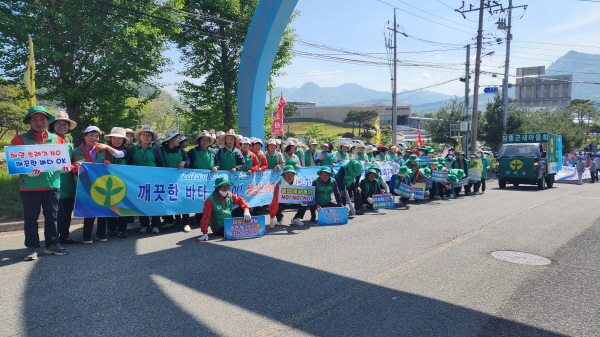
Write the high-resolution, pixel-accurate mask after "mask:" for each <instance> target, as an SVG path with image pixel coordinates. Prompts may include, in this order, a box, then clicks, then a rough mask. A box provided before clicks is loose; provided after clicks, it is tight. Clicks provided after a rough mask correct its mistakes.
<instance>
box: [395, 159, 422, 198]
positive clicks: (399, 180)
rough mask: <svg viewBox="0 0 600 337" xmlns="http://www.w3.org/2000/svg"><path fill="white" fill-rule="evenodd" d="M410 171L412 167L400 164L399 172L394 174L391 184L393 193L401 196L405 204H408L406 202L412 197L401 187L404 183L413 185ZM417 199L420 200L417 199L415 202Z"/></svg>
mask: <svg viewBox="0 0 600 337" xmlns="http://www.w3.org/2000/svg"><path fill="white" fill-rule="evenodd" d="M410 173H411V169H409V168H408V166H400V168H399V169H398V172H396V174H394V175H393V176H392V180H390V186H391V188H392V191H393V192H394V193H393V194H394V195H397V196H400V202H402V204H403V205H404V206H406V203H407V202H408V200H409V199H410V198H409V197H408V196H406V195H405V194H404V193H402V191H401V190H400V187H401V185H402V184H404V185H407V186H412V179H411V178H410V176H409V174H410ZM417 201H418V200H416V199H415V202H417Z"/></svg>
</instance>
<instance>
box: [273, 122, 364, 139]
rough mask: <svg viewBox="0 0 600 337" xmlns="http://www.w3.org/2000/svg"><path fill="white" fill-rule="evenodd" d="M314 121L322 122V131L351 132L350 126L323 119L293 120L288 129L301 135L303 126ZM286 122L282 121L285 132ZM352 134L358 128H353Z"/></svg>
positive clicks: (356, 132)
mask: <svg viewBox="0 0 600 337" xmlns="http://www.w3.org/2000/svg"><path fill="white" fill-rule="evenodd" d="M315 123H322V124H324V125H323V128H324V129H325V130H324V131H323V133H334V134H336V135H337V134H343V133H345V132H352V127H347V126H342V125H343V124H338V123H331V122H327V121H323V120H315V121H314V122H311V121H298V122H296V121H294V122H291V123H290V131H291V132H294V133H295V134H296V136H303V135H304V134H305V133H306V129H304V127H305V126H312V125H314V124H315ZM287 124H288V123H287V122H286V123H284V127H283V129H284V131H285V132H287V127H288V125H287ZM354 134H355V135H357V134H358V128H355V129H354Z"/></svg>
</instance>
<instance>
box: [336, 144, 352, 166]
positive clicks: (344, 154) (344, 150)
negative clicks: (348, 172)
mask: <svg viewBox="0 0 600 337" xmlns="http://www.w3.org/2000/svg"><path fill="white" fill-rule="evenodd" d="M350 147H351V145H350V143H348V142H342V146H340V150H339V151H338V152H336V153H335V162H336V163H339V162H343V161H345V160H350V154H348V151H350Z"/></svg>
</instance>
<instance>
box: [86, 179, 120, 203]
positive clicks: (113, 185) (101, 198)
mask: <svg viewBox="0 0 600 337" xmlns="http://www.w3.org/2000/svg"><path fill="white" fill-rule="evenodd" d="M126 190H127V189H126V187H125V182H123V180H121V178H119V177H117V176H115V175H112V174H107V175H103V176H101V177H100V178H98V179H96V181H94V183H93V184H92V188H91V190H90V192H91V193H90V194H91V196H92V199H93V200H94V201H95V202H96V203H97V204H98V205H100V206H104V207H110V206H114V205H116V204H118V203H119V202H121V200H123V198H125V192H126Z"/></svg>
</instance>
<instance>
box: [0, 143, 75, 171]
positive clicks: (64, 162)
mask: <svg viewBox="0 0 600 337" xmlns="http://www.w3.org/2000/svg"><path fill="white" fill-rule="evenodd" d="M4 151H5V153H6V164H7V166H8V174H25V173H31V172H33V170H34V169H39V170H40V171H42V172H50V171H60V170H62V169H63V167H64V166H71V158H69V150H68V149H67V145H66V144H40V145H17V146H6V147H4Z"/></svg>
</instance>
